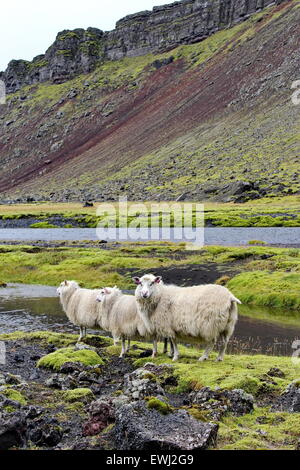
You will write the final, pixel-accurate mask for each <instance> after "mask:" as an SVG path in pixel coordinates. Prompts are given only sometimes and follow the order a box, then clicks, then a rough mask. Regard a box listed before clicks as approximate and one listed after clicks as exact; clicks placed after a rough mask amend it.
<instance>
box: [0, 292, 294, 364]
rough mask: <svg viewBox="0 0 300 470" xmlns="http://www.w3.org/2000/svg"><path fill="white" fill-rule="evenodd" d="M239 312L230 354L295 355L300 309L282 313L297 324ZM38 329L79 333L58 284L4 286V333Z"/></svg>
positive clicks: (0, 328) (263, 312) (0, 317)
mask: <svg viewBox="0 0 300 470" xmlns="http://www.w3.org/2000/svg"><path fill="white" fill-rule="evenodd" d="M239 311H240V315H239V320H238V323H237V326H236V330H235V333H234V336H233V337H232V338H231V341H230V343H229V345H228V353H233V354H235V353H243V354H246V353H249V354H271V355H276V356H291V355H292V353H293V349H292V343H293V341H295V340H300V315H299V313H298V312H297V313H296V312H288V311H285V312H282V314H283V313H284V314H285V315H286V316H287V317H288V318H292V319H293V322H294V323H293V324H292V325H289V324H284V323H280V322H276V323H275V322H272V321H269V320H266V316H268V315H269V316H270V309H264V308H262V307H251V308H250V307H247V306H243V305H242V306H240V307H239ZM251 314H253V316H255V318H254V317H252V316H250V315H251ZM260 317H261V319H260ZM298 320H299V321H298ZM297 322H298V323H299V326H297ZM36 330H52V331H56V332H68V333H77V332H78V328H77V327H75V326H74V325H72V324H71V323H70V322H69V321H68V319H67V317H66V316H65V314H64V312H63V311H62V308H61V306H60V302H59V298H58V296H57V294H56V287H50V286H40V285H26V284H8V286H7V287H6V288H1V290H0V334H1V333H10V332H13V331H36ZM98 333H99V332H96V334H98Z"/></svg>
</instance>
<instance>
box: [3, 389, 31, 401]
mask: <svg viewBox="0 0 300 470" xmlns="http://www.w3.org/2000/svg"><path fill="white" fill-rule="evenodd" d="M0 393H1V394H2V395H4V396H5V397H6V398H8V399H9V400H13V401H17V402H19V403H20V404H21V405H26V404H27V399H26V398H25V397H24V395H23V394H22V393H21V392H19V391H18V390H15V389H14V388H12V387H10V386H8V387H6V388H5V389H4V390H1V392H0Z"/></svg>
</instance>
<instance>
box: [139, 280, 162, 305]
mask: <svg viewBox="0 0 300 470" xmlns="http://www.w3.org/2000/svg"><path fill="white" fill-rule="evenodd" d="M133 281H134V282H135V283H136V284H137V288H136V291H135V295H136V296H137V297H141V298H142V299H149V298H150V297H151V296H152V295H153V293H154V292H155V290H156V288H157V286H158V284H160V283H161V282H162V278H161V276H153V274H145V276H143V277H134V278H133Z"/></svg>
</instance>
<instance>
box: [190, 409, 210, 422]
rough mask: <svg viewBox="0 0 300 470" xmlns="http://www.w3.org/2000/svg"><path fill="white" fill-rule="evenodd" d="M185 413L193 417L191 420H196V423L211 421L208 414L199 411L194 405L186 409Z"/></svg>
mask: <svg viewBox="0 0 300 470" xmlns="http://www.w3.org/2000/svg"><path fill="white" fill-rule="evenodd" d="M187 412H188V413H189V414H190V415H191V416H193V418H195V419H198V421H204V422H207V421H211V419H210V412H209V411H207V410H200V409H199V407H198V406H196V405H195V406H192V407H191V408H187Z"/></svg>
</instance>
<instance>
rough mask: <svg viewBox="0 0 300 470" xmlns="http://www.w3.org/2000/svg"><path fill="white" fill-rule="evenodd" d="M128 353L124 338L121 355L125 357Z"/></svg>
mask: <svg viewBox="0 0 300 470" xmlns="http://www.w3.org/2000/svg"><path fill="white" fill-rule="evenodd" d="M125 354H126V339H125V338H122V351H121V354H120V356H119V357H124V356H125Z"/></svg>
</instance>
